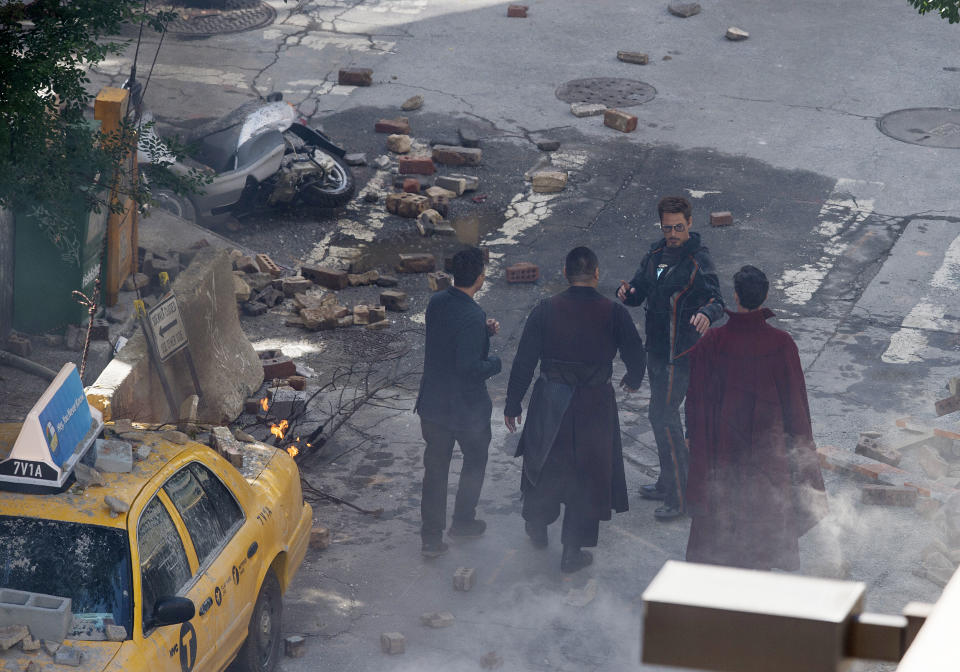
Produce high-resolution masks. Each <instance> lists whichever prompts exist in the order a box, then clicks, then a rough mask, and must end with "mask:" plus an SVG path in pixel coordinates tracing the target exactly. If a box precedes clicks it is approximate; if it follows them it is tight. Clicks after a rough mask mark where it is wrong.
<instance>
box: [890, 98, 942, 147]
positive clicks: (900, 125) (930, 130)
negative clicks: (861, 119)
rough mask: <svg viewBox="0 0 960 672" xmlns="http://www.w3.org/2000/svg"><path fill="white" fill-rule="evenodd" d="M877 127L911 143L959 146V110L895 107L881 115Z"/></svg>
mask: <svg viewBox="0 0 960 672" xmlns="http://www.w3.org/2000/svg"><path fill="white" fill-rule="evenodd" d="M877 127H878V128H879V129H880V131H881V132H882V133H883V134H884V135H887V136H889V137H891V138H893V139H894V140H899V141H901V142H909V143H910V144H911V145H923V146H924V147H945V148H947V149H960V110H954V109H952V108H949V107H914V108H911V109H907V110H896V111H895V112H890V113H889V114H885V115H884V116H882V117H881V118H880V120H879V121H877Z"/></svg>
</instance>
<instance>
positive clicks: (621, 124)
mask: <svg viewBox="0 0 960 672" xmlns="http://www.w3.org/2000/svg"><path fill="white" fill-rule="evenodd" d="M603 125H604V126H607V127H608V128H612V129H615V130H617V131H621V132H623V133H632V132H633V131H635V130H637V115H635V114H630V113H629V112H624V111H622V110H617V109H609V110H607V111H606V112H604V113H603Z"/></svg>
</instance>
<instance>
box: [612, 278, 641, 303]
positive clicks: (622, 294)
mask: <svg viewBox="0 0 960 672" xmlns="http://www.w3.org/2000/svg"><path fill="white" fill-rule="evenodd" d="M636 293H637V290H636V288H634V287H631V286H630V283H629V282H627V281H626V280H621V281H620V289H618V290H617V298H618V299H620V300H621V301H626V300H627V296H628V295H630V294H636Z"/></svg>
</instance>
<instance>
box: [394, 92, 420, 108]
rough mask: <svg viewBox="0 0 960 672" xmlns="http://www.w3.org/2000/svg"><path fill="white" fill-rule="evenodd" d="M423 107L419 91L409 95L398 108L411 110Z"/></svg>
mask: <svg viewBox="0 0 960 672" xmlns="http://www.w3.org/2000/svg"><path fill="white" fill-rule="evenodd" d="M421 107H423V96H421V95H420V94H419V93H418V94H417V95H415V96H410V97H409V98H407V99H406V100H405V101H403V103H402V104H401V105H400V109H401V110H403V111H404V112H413V111H414V110H419V109H420V108H421Z"/></svg>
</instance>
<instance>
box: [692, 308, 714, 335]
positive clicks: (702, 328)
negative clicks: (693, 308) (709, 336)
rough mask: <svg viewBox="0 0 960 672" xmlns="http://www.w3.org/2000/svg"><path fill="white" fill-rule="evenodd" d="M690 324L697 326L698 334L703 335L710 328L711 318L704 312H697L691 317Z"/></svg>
mask: <svg viewBox="0 0 960 672" xmlns="http://www.w3.org/2000/svg"><path fill="white" fill-rule="evenodd" d="M690 324H692V325H693V326H694V327H695V328H696V330H697V333H698V334H700V335H701V336H703V335H704V334H705V333H707V329H709V328H710V318H709V317H707V316H706V315H704V314H703V313H697V314H696V315H694V316H693V317H691V318H690Z"/></svg>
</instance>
